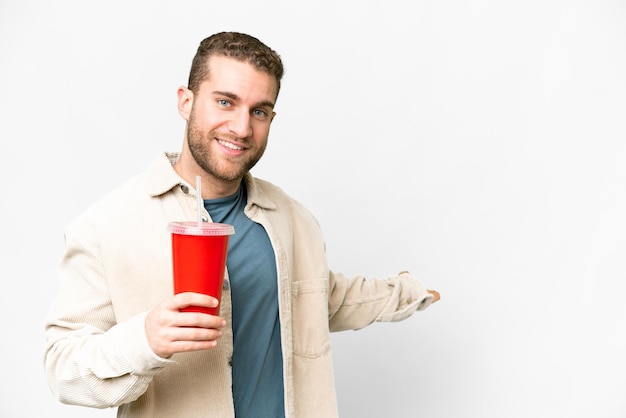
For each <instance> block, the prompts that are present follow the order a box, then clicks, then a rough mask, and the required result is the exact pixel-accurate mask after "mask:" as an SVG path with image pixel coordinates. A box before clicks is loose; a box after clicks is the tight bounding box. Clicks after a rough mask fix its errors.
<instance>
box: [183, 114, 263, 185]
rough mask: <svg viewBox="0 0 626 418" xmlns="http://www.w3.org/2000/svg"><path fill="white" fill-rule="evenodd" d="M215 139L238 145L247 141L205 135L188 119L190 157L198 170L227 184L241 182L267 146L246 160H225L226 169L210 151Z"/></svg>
mask: <svg viewBox="0 0 626 418" xmlns="http://www.w3.org/2000/svg"><path fill="white" fill-rule="evenodd" d="M216 137H218V138H222V139H225V140H228V139H232V140H233V141H235V140H237V142H239V143H247V141H245V140H241V139H240V138H237V137H234V136H232V135H231V136H229V135H226V134H220V133H217V132H215V131H209V132H207V133H205V132H203V131H202V130H200V129H199V128H198V127H197V126H196V124H195V122H194V118H193V117H192V118H190V119H189V128H188V130H187V145H189V151H190V152H191V156H192V157H193V159H194V160H195V161H196V163H197V164H198V165H199V166H200V168H202V170H204V171H205V172H206V173H208V174H209V175H210V176H212V177H214V178H216V179H219V180H223V181H228V182H231V181H235V180H241V179H242V178H243V176H244V175H245V174H246V173H247V172H249V171H250V170H251V169H252V167H254V166H255V165H256V163H258V162H259V160H260V159H261V157H262V156H263V153H264V152H265V148H266V145H267V143H266V144H265V145H263V147H262V148H260V149H258V150H257V152H256V153H254V154H251V155H250V156H249V157H248V158H246V159H241V160H239V161H236V160H234V159H230V158H227V160H228V161H229V162H230V163H231V164H229V165H230V167H226V166H225V164H223V162H221V161H220V157H218V156H216V155H215V153H214V152H213V151H212V149H211V147H212V146H213V141H215V139H214V138H216Z"/></svg>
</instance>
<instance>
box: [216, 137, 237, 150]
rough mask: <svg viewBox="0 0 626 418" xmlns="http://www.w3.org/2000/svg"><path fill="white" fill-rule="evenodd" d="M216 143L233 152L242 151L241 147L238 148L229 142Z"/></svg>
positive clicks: (219, 140) (220, 141)
mask: <svg viewBox="0 0 626 418" xmlns="http://www.w3.org/2000/svg"><path fill="white" fill-rule="evenodd" d="M218 142H219V143H220V144H222V145H224V146H225V147H226V148H230V149H233V150H241V149H243V148H242V147H239V146H237V145H235V144H233V143H231V142H226V141H222V140H221V139H218Z"/></svg>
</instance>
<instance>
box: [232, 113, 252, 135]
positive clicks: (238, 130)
mask: <svg viewBox="0 0 626 418" xmlns="http://www.w3.org/2000/svg"><path fill="white" fill-rule="evenodd" d="M231 115H232V117H231V119H230V120H229V121H228V130H229V131H231V132H232V133H233V134H235V135H237V137H238V138H248V137H249V136H251V135H252V124H251V123H250V122H251V119H250V112H248V110H247V109H241V110H240V111H237V112H233V113H231Z"/></svg>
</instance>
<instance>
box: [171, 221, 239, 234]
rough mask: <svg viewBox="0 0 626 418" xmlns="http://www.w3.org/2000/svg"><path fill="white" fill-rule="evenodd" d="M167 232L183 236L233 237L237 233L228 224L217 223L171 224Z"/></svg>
mask: <svg viewBox="0 0 626 418" xmlns="http://www.w3.org/2000/svg"><path fill="white" fill-rule="evenodd" d="M167 230H168V231H170V232H171V233H172V234H181V235H203V236H206V235H232V234H234V233H235V227H233V226H232V225H228V224H221V223H215V222H202V224H201V225H198V222H170V223H169V224H168V226H167Z"/></svg>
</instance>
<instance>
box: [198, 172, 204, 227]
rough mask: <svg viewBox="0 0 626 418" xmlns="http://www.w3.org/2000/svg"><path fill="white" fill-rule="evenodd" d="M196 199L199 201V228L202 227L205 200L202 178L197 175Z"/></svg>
mask: <svg viewBox="0 0 626 418" xmlns="http://www.w3.org/2000/svg"><path fill="white" fill-rule="evenodd" d="M196 200H197V201H198V228H201V227H202V206H204V201H203V200H202V180H201V179H200V176H196Z"/></svg>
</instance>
